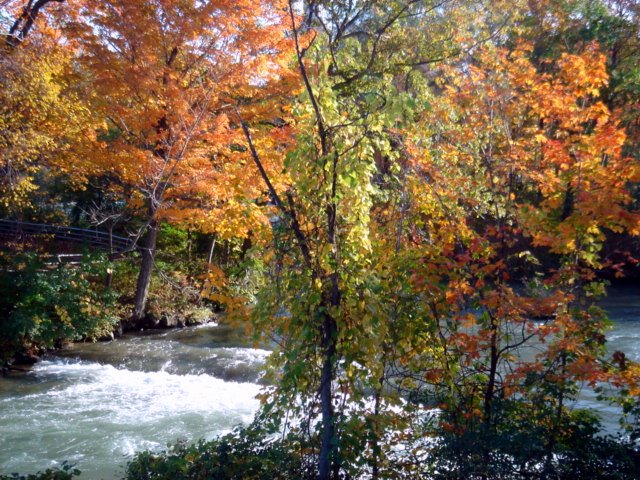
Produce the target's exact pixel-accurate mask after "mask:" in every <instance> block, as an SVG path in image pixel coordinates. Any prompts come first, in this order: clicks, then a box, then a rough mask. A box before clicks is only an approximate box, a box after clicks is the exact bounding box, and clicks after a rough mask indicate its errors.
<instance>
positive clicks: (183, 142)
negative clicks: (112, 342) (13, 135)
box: [67, 0, 284, 319]
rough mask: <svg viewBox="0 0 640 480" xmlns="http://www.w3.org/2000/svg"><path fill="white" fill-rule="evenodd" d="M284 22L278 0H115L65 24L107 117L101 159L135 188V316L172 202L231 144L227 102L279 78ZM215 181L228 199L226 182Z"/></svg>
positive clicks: (98, 108) (99, 162)
mask: <svg viewBox="0 0 640 480" xmlns="http://www.w3.org/2000/svg"><path fill="white" fill-rule="evenodd" d="M281 23H282V19H281V14H280V13H279V10H278V8H277V2H261V3H258V4H256V3H255V2H249V1H246V2H229V1H212V2H207V3H200V2H195V1H194V2H182V1H180V2H178V1H176V2H152V3H149V2H142V1H129V0H117V1H103V2H97V3H93V4H91V5H87V6H86V7H85V8H83V9H81V10H80V12H79V15H78V16H77V20H76V21H75V22H73V23H71V24H70V26H69V28H68V30H67V35H68V38H69V39H70V40H71V41H72V42H73V43H74V44H76V45H78V47H79V48H80V49H81V51H82V54H81V56H80V57H79V60H80V61H81V62H82V65H83V68H84V69H85V71H86V72H87V77H86V81H87V83H86V86H87V92H89V91H91V92H93V93H92V97H93V99H94V100H95V102H94V103H95V109H96V111H97V112H99V114H100V115H102V116H103V118H104V119H105V122H106V123H105V125H104V128H103V134H102V136H101V139H102V143H103V148H102V149H101V150H100V152H97V153H96V154H95V156H94V162H95V163H96V164H97V165H99V168H100V169H101V171H102V172H104V173H108V174H110V175H115V176H116V177H117V178H119V179H120V181H121V182H122V183H125V184H128V185H130V186H131V187H132V188H133V189H134V190H135V192H136V193H137V201H138V205H137V206H138V207H139V215H140V216H141V218H142V227H141V229H140V230H139V234H138V236H139V237H142V242H141V245H140V247H141V251H142V264H141V268H140V274H139V276H138V282H137V288H136V297H135V306H134V311H133V318H134V319H139V318H141V317H142V316H143V315H144V311H145V305H146V299H147V294H148V289H149V284H150V279H151V273H152V269H153V264H154V257H155V251H156V239H157V232H158V228H159V224H160V222H162V221H163V219H164V214H165V210H166V209H167V207H168V205H169V202H170V199H171V198H172V196H173V197H175V196H176V195H178V192H180V191H181V190H182V191H184V190H185V188H186V185H188V184H189V183H193V182H195V181H196V180H195V179H196V178H197V177H198V176H201V175H202V174H203V173H202V172H204V171H206V170H209V169H212V168H214V169H215V168H216V163H217V158H218V157H219V154H220V153H221V152H222V150H224V149H225V148H227V147H228V145H229V144H230V143H232V140H231V139H232V138H233V132H232V131H230V130H229V128H228V122H227V120H226V118H227V116H226V115H227V113H226V112H225V108H226V107H227V106H228V105H229V104H230V103H231V104H233V101H234V99H236V98H239V97H247V98H250V97H251V95H252V94H253V92H255V91H256V90H257V88H256V87H257V86H258V84H260V83H261V82H263V83H264V82H268V81H269V78H271V77H273V76H275V75H277V73H278V70H279V69H280V67H281V64H280V63H278V57H277V52H278V44H279V42H282V41H284V38H283V35H282V33H281V32H282V27H281ZM142 25H144V28H141V26H142ZM88 95H89V93H88ZM205 175H206V174H205ZM208 188H209V189H210V190H211V191H215V193H216V195H217V196H219V197H222V198H225V196H226V193H225V188H226V187H225V184H224V182H220V183H219V184H217V185H209V186H208Z"/></svg>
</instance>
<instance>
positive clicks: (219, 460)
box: [126, 427, 313, 480]
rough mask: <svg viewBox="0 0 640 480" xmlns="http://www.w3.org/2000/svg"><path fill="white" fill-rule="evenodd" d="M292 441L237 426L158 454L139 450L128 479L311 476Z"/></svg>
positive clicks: (283, 479)
mask: <svg viewBox="0 0 640 480" xmlns="http://www.w3.org/2000/svg"><path fill="white" fill-rule="evenodd" d="M297 451H298V449H297V448H296V445H295V443H294V442H289V441H287V440H282V439H273V438H271V437H269V436H268V435H265V434H264V433H263V432H260V431H259V430H256V429H253V428H251V427H249V428H242V429H237V430H235V431H234V432H233V433H231V434H228V435H226V436H223V437H219V438H217V439H215V440H213V441H210V442H205V441H200V442H198V443H196V444H192V445H187V444H185V443H178V444H176V445H174V446H173V447H171V448H170V449H169V450H168V451H165V452H161V453H153V452H141V453H138V454H137V455H136V456H135V457H134V459H133V460H132V461H131V462H130V463H129V465H128V467H127V476H126V479H127V480H210V479H216V480H231V479H234V480H235V479H243V480H290V479H294V478H295V479H304V478H313V476H312V475H311V474H310V472H309V470H307V469H305V468H304V467H303V464H302V462H301V457H300V455H299V454H298V453H297Z"/></svg>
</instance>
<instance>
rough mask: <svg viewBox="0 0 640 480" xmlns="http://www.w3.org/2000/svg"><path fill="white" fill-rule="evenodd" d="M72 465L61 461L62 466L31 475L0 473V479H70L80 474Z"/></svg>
mask: <svg viewBox="0 0 640 480" xmlns="http://www.w3.org/2000/svg"><path fill="white" fill-rule="evenodd" d="M73 467H74V466H73V465H71V464H69V463H67V462H62V468H48V469H47V470H45V471H44V472H38V473H34V474H31V475H20V474H18V473H12V474H11V475H0V480H70V479H72V478H73V477H77V476H78V475H80V470H78V469H77V468H73Z"/></svg>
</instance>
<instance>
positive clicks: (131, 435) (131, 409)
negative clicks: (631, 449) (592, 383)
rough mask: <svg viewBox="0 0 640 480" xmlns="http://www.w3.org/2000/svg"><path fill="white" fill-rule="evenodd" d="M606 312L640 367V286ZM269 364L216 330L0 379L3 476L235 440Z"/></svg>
mask: <svg viewBox="0 0 640 480" xmlns="http://www.w3.org/2000/svg"><path fill="white" fill-rule="evenodd" d="M602 306H603V307H604V308H605V309H606V310H607V311H608V312H609V314H610V317H611V319H612V320H613V322H614V328H613V330H612V331H611V332H610V334H609V336H608V338H609V347H610V348H611V349H612V350H622V351H625V352H626V353H627V355H628V356H629V358H631V359H634V360H640V287H638V286H617V287H615V288H613V289H611V291H610V293H609V296H608V297H607V298H606V299H604V300H603V302H602ZM267 355H268V352H267V351H266V350H263V349H256V348H251V345H250V344H249V343H248V342H247V341H246V339H244V338H243V336H242V335H241V334H240V333H238V332H237V331H236V330H233V329H231V328H229V327H226V326H216V325H205V326H201V327H196V328H187V329H182V330H171V331H162V332H158V331H154V332H148V333H144V334H142V335H140V334H137V335H127V336H125V337H124V338H121V339H119V340H117V341H114V342H109V343H94V344H91V343H85V344H75V345H73V346H72V347H71V348H69V349H68V350H65V351H63V352H60V353H58V354H56V355H55V356H49V357H46V358H45V359H43V360H42V361H40V362H38V363H37V364H36V365H35V366H34V367H33V368H32V369H31V370H30V371H29V372H27V373H23V374H12V375H11V376H10V377H8V378H5V379H1V380H0V473H3V474H9V473H12V472H21V473H26V472H29V473H31V472H35V471H37V470H43V469H45V468H47V467H49V466H55V465H58V463H57V462H59V461H61V460H65V459H66V460H68V461H70V462H72V463H76V464H77V467H78V468H80V469H81V470H82V471H83V474H82V476H81V478H84V479H105V480H110V479H114V478H121V477H122V476H123V473H124V468H125V465H126V462H127V460H128V459H130V458H131V456H132V454H133V453H134V452H135V451H137V450H141V449H160V448H163V447H165V446H166V445H167V444H168V443H172V442H175V441H176V440H177V439H183V440H186V441H195V440H197V439H199V438H207V439H210V438H213V437H214V436H216V435H218V434H220V433H224V432H226V431H229V430H231V429H232V428H233V427H234V426H235V425H238V424H240V423H247V422H249V421H250V420H251V418H252V416H253V413H254V412H255V410H256V409H257V407H258V402H257V400H256V399H255V395H256V394H257V393H258V391H259V389H260V387H259V383H260V381H259V380H260V368H261V366H262V364H263V362H264V359H265V357H266V356H267ZM579 404H580V406H586V407H591V408H594V409H597V410H598V411H599V412H600V413H601V415H602V417H603V423H604V425H605V427H606V428H607V429H609V430H613V429H615V427H616V418H617V417H616V414H615V410H614V409H612V408H610V407H608V406H606V405H602V404H601V403H598V402H597V401H596V399H595V398H593V395H591V394H590V393H589V392H588V391H585V392H583V394H582V396H581V400H580V401H579Z"/></svg>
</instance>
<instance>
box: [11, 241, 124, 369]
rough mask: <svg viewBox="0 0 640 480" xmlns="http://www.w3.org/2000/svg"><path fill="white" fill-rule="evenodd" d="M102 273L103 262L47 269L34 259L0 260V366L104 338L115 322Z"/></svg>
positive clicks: (32, 256) (97, 259)
mask: <svg viewBox="0 0 640 480" xmlns="http://www.w3.org/2000/svg"><path fill="white" fill-rule="evenodd" d="M107 268H108V262H106V260H105V259H104V258H103V257H86V258H85V259H84V260H83V262H82V263H81V264H80V265H65V264H61V265H47V264H45V263H44V262H43V261H42V259H40V258H39V257H38V256H37V255H35V254H27V253H19V254H16V255H11V256H10V255H7V254H3V255H0V291H1V292H2V293H3V294H2V296H1V297H0V327H1V328H0V352H2V353H1V354H0V355H1V356H2V357H0V360H3V361H5V362H8V361H10V360H11V358H12V357H13V356H15V355H16V354H18V353H20V352H22V351H24V350H31V351H40V350H43V349H47V348H52V347H56V346H60V345H61V344H62V343H63V342H65V341H73V340H82V339H86V338H89V339H96V338H100V337H102V336H105V335H108V334H109V333H110V332H111V331H112V330H113V327H114V325H115V324H116V322H117V320H118V317H117V315H116V313H115V300H116V295H115V294H114V293H113V291H111V290H110V289H107V288H106V287H105V286H104V279H105V275H106V269H107Z"/></svg>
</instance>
